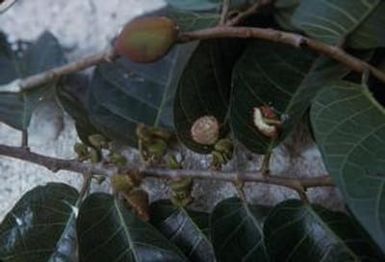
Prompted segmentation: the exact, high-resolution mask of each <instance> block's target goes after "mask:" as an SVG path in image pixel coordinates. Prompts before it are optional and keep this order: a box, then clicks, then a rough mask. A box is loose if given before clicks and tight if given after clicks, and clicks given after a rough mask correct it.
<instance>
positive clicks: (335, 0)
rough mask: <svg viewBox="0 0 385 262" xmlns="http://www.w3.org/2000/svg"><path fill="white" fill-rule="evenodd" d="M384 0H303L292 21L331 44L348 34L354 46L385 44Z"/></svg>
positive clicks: (365, 46) (370, 46) (369, 46)
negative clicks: (384, 25)
mask: <svg viewBox="0 0 385 262" xmlns="http://www.w3.org/2000/svg"><path fill="white" fill-rule="evenodd" d="M384 10H385V3H384V2H383V1H380V0H370V1H366V0H360V1H350V0H327V1H318V0H304V1H301V2H300V5H299V7H298V8H297V9H296V11H295V13H294V15H293V17H292V22H293V24H294V25H295V26H296V27H298V28H301V29H303V30H304V31H305V32H306V33H307V34H309V35H310V36H312V37H314V38H317V39H319V40H321V41H323V42H326V43H328V44H339V43H341V41H344V40H345V38H347V37H348V36H349V35H350V37H349V38H348V44H349V45H351V46H352V47H359V48H374V47H378V46H384V44H385V37H384V33H385V29H384V27H383V22H384V21H385V20H384V19H385V18H384V16H383V12H384Z"/></svg>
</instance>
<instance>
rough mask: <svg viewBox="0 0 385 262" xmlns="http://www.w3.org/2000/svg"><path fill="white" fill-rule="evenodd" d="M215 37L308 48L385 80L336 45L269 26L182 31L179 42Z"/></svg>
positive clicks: (373, 69) (364, 63)
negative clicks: (248, 39)
mask: <svg viewBox="0 0 385 262" xmlns="http://www.w3.org/2000/svg"><path fill="white" fill-rule="evenodd" d="M216 38H256V39H262V40H266V41H270V42H276V43H282V44H286V45H290V46H293V47H295V48H303V49H309V50H312V51H315V52H317V53H318V54H320V55H324V56H327V57H329V58H332V59H334V60H336V61H338V62H340V63H341V64H343V65H345V66H346V67H348V68H349V69H351V70H352V71H354V72H357V73H364V72H365V71H367V70H368V71H369V72H370V73H372V74H373V75H374V76H375V77H377V78H378V79H379V80H381V81H382V82H385V73H383V72H382V71H381V70H379V69H377V68H375V67H374V66H372V65H370V64H368V63H367V62H365V61H363V60H361V59H358V58H356V57H354V56H352V55H350V54H348V53H347V52H345V51H344V50H343V49H341V48H339V47H337V46H331V45H328V44H325V43H323V42H320V41H317V40H314V39H311V38H309V37H306V36H303V35H300V34H295V33H289V32H284V31H280V30H275V29H270V28H259V27H233V26H222V27H213V28H208V29H203V30H198V31H195V32H188V33H183V34H181V35H180V38H179V42H181V43H186V42H191V41H195V40H207V39H216Z"/></svg>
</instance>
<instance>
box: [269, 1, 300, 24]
mask: <svg viewBox="0 0 385 262" xmlns="http://www.w3.org/2000/svg"><path fill="white" fill-rule="evenodd" d="M300 2H301V0H277V1H274V11H273V14H274V18H275V20H276V21H277V23H278V24H279V25H280V27H281V28H283V29H284V30H288V31H299V29H298V28H296V27H295V26H294V25H293V23H292V21H291V18H292V16H293V14H294V12H295V10H296V9H297V7H298V6H299V3H300Z"/></svg>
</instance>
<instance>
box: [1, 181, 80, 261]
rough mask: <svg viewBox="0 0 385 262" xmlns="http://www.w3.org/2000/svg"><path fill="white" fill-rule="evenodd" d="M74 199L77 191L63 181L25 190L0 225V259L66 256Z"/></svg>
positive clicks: (69, 249) (70, 250)
mask: <svg viewBox="0 0 385 262" xmlns="http://www.w3.org/2000/svg"><path fill="white" fill-rule="evenodd" d="M77 201H78V193H77V191H76V190H75V189H74V188H72V187H70V186H67V185H65V184H57V183H50V184H47V185H46V186H39V187H36V188H34V189H33V190H31V191H29V192H27V193H26V194H25V195H24V196H23V197H22V198H21V199H20V200H19V201H18V202H17V204H16V205H15V206H14V207H13V208H12V210H11V211H10V212H9V213H8V214H7V216H6V217H5V219H4V221H3V222H2V224H1V225H0V260H1V261H4V262H6V261H34V262H39V261H42V262H46V261H50V259H53V260H54V259H55V258H56V259H58V258H61V259H65V258H67V259H69V258H70V257H71V256H72V255H73V252H74V249H73V246H72V245H73V244H74V243H75V240H74V239H73V237H74V235H71V233H73V232H74V229H73V226H74V218H75V213H74V209H75V207H76V204H77ZM71 230H72V232H71ZM54 261H57V260H54ZM62 261H63V260H62Z"/></svg>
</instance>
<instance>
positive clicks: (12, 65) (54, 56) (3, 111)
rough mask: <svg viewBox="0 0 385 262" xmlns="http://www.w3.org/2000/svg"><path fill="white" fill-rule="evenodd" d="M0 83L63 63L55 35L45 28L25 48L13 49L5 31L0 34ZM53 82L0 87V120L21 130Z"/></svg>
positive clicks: (27, 123) (24, 127) (25, 126)
mask: <svg viewBox="0 0 385 262" xmlns="http://www.w3.org/2000/svg"><path fill="white" fill-rule="evenodd" d="M0 48H1V49H0V85H4V84H8V83H9V82H11V81H13V80H16V79H21V78H25V77H27V76H30V75H33V74H37V73H39V72H42V71H45V70H48V69H50V68H53V67H56V66H59V65H61V64H63V63H65V59H64V54H63V50H62V49H61V47H60V44H59V43H58V41H57V39H56V38H55V37H54V36H53V35H52V34H50V33H48V32H46V33H44V34H43V35H41V36H40V38H39V39H38V40H37V41H36V43H34V44H32V45H29V47H28V49H27V50H25V51H24V50H21V51H20V50H19V51H16V52H14V51H12V50H11V47H10V45H9V44H8V43H7V41H6V38H5V36H4V35H2V34H1V35H0ZM51 86H52V84H48V85H45V86H41V87H38V88H36V89H34V90H30V91H23V92H18V93H10V92H6V91H3V92H1V91H2V90H0V101H2V102H4V103H0V121H3V122H5V123H6V124H8V125H10V126H12V127H14V128H17V129H20V130H24V129H26V128H27V127H28V125H29V122H30V119H31V116H32V113H33V111H34V109H35V108H36V106H37V104H38V103H39V102H40V101H42V100H43V99H44V97H46V96H47V94H48V93H49V91H48V89H49V88H50V87H51Z"/></svg>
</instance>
